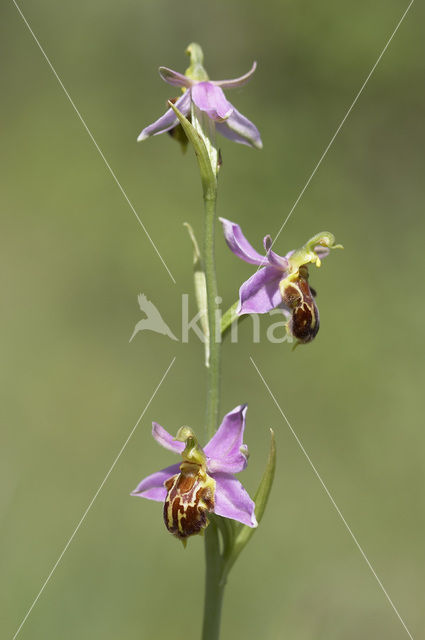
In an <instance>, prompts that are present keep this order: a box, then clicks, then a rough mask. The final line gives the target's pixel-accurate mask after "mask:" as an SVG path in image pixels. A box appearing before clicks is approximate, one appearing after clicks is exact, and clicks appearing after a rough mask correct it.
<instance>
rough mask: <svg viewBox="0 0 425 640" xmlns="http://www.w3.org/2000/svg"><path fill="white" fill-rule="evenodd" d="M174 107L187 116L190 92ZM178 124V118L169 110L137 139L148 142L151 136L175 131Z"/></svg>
mask: <svg viewBox="0 0 425 640" xmlns="http://www.w3.org/2000/svg"><path fill="white" fill-rule="evenodd" d="M174 106H175V107H177V109H179V111H181V112H182V114H183V115H184V116H187V114H188V113H189V111H190V91H185V93H184V94H183V95H182V96H181V97H180V98H179V99H178V100H177V102H176V103H175V105H174ZM177 124H178V119H177V116H176V115H175V113H174V111H173V110H172V109H168V111H166V112H165V113H164V115H163V116H161V117H160V118H158V120H155V122H153V123H152V124H150V125H149V126H148V127H145V128H144V129H143V131H142V133H141V134H140V135H139V137H138V138H137V142H141V141H142V140H146V138H149V136H157V135H159V134H160V133H165V131H169V130H170V129H173V128H174V127H175V126H176V125H177Z"/></svg>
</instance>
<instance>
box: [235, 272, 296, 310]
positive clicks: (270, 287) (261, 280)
mask: <svg viewBox="0 0 425 640" xmlns="http://www.w3.org/2000/svg"><path fill="white" fill-rule="evenodd" d="M283 277H285V274H284V273H283V272H282V269H279V268H277V267H273V266H267V267H264V268H263V269H260V270H259V271H257V272H256V273H254V275H253V276H251V277H250V278H249V280H247V281H246V282H244V283H243V285H242V286H241V288H240V289H239V307H238V310H237V313H238V314H239V315H242V314H243V313H267V311H270V310H271V309H274V308H275V307H277V306H278V305H279V304H281V303H282V294H281V293H280V290H279V282H280V281H281V279H282V278H283Z"/></svg>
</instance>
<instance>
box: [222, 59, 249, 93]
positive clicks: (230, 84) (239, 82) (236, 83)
mask: <svg viewBox="0 0 425 640" xmlns="http://www.w3.org/2000/svg"><path fill="white" fill-rule="evenodd" d="M256 68H257V63H256V62H254V63H253V65H252V67H251V69H250V70H249V71H248V73H245V74H244V75H243V76H239V78H233V79H232V80H214V84H215V85H217V87H224V88H225V89H233V88H234V87H242V86H243V85H244V84H246V83H247V82H248V80H250V79H251V77H252V75H253V74H254V72H255V70H256Z"/></svg>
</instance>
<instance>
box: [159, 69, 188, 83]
mask: <svg viewBox="0 0 425 640" xmlns="http://www.w3.org/2000/svg"><path fill="white" fill-rule="evenodd" d="M159 75H160V76H161V78H162V79H163V80H165V82H168V84H172V85H173V87H187V88H189V87H191V86H192V81H191V80H190V78H187V77H186V76H184V75H183V74H182V73H179V72H178V71H173V69H169V68H168V67H159Z"/></svg>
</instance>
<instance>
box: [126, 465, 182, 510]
mask: <svg viewBox="0 0 425 640" xmlns="http://www.w3.org/2000/svg"><path fill="white" fill-rule="evenodd" d="M176 473H180V464H172V465H171V466H170V467H167V468H166V469H162V470H161V471H156V472H155V473H152V474H151V475H150V476H147V477H146V478H144V479H143V480H142V481H141V482H140V483H139V484H138V486H137V487H136V488H135V489H134V491H132V492H131V494H130V495H132V496H138V497H139V498H148V500H156V501H157V502H164V501H165V498H166V497H167V489H166V488H165V487H164V482H165V481H166V480H168V479H169V478H171V477H172V476H174V475H175V474H176Z"/></svg>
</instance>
